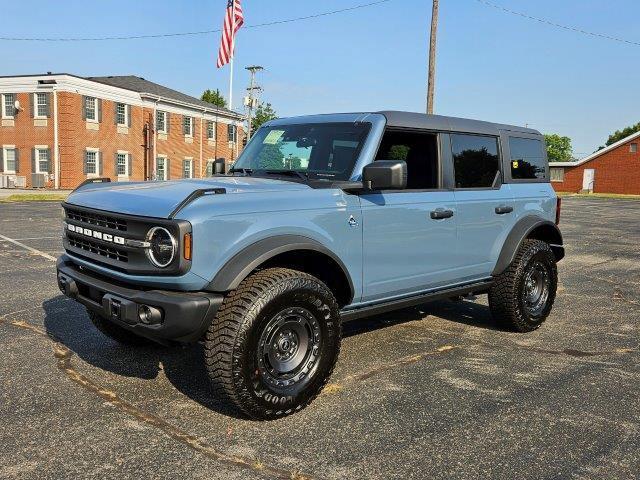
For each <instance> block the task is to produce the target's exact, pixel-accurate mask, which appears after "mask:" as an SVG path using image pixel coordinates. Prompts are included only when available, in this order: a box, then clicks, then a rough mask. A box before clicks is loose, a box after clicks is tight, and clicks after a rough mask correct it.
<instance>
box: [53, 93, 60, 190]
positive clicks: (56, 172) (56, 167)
mask: <svg viewBox="0 0 640 480" xmlns="http://www.w3.org/2000/svg"><path fill="white" fill-rule="evenodd" d="M53 178H54V180H53V188H54V189H55V190H58V189H59V188H60V148H59V146H58V90H57V89H56V88H55V87H53Z"/></svg>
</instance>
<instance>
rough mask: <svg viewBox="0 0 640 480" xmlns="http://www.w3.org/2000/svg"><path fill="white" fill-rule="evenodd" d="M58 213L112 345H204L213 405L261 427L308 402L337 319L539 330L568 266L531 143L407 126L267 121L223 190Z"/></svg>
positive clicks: (84, 189)
mask: <svg viewBox="0 0 640 480" xmlns="http://www.w3.org/2000/svg"><path fill="white" fill-rule="evenodd" d="M63 207H64V211H65V218H64V238H63V243H64V249H65V254H64V255H62V256H61V257H60V258H59V260H58V262H57V279H58V284H59V287H60V289H61V290H62V292H63V293H64V294H65V295H67V296H69V297H71V298H73V299H75V300H76V301H78V302H80V303H81V304H83V305H84V306H86V308H87V310H88V313H89V317H90V318H91V320H92V322H93V323H94V325H95V326H96V327H97V328H98V329H99V330H100V331H101V332H103V333H104V334H105V335H107V336H109V337H111V338H113V339H115V340H116V341H118V342H122V343H126V344H137V343H139V342H141V341H144V340H145V339H152V340H155V341H157V342H161V343H175V342H180V343H188V342H199V341H201V342H203V343H204V358H203V362H204V363H205V364H206V368H207V371H208V375H209V377H210V380H211V383H212V385H213V391H214V392H213V393H214V394H215V395H218V396H220V397H221V398H222V399H224V400H225V401H227V402H229V403H230V404H232V405H233V406H235V407H236V408H237V409H239V411H242V412H244V413H245V414H247V415H249V416H251V417H254V418H260V419H273V418H277V417H281V416H284V415H288V414H291V413H294V412H296V411H298V410H300V409H302V408H304V407H305V406H307V405H308V404H309V403H310V402H311V401H312V400H313V399H314V398H315V397H316V396H317V395H318V393H319V392H320V391H321V390H322V388H323V386H324V385H325V384H326V382H327V380H328V378H329V376H330V374H331V372H332V370H333V368H334V365H335V362H336V358H337V356H338V352H339V350H340V337H341V322H343V321H346V320H350V319H355V318H361V317H364V316H369V315H374V314H378V313H381V312H386V311H390V310H394V309H399V308H404V307H408V306H412V305H418V304H423V303H426V302H428V301H430V300H434V299H441V298H459V297H460V296H464V295H467V294H484V293H487V294H488V297H489V306H490V310H491V312H492V314H493V317H494V318H495V320H496V322H497V323H498V324H499V325H502V326H503V327H505V328H508V329H512V330H516V331H520V332H528V331H531V330H534V329H536V328H538V327H539V326H540V325H541V324H542V322H544V321H545V319H546V318H547V316H548V315H549V312H550V310H551V307H552V305H553V302H554V298H555V295H556V287H557V281H558V280H557V269H556V262H558V261H559V260H561V259H562V257H563V256H564V248H563V246H562V245H563V242H562V236H561V234H560V231H559V229H558V227H557V225H558V222H559V215H560V199H558V198H557V197H556V195H555V193H554V190H553V189H552V187H551V185H550V183H549V167H548V163H547V157H546V153H545V145H544V139H543V137H542V136H541V135H540V133H539V132H537V131H535V130H531V129H528V128H523V127H517V126H510V125H500V124H494V123H488V122H482V121H474V120H465V119H460V118H450V117H442V116H434V115H423V114H417V113H405V112H393V111H385V112H378V113H357V114H332V115H316V116H306V117H298V118H287V119H278V120H274V121H271V122H268V123H266V124H265V125H263V126H262V127H261V128H260V129H259V130H258V131H257V132H256V133H255V135H254V136H253V138H252V139H251V141H250V142H249V143H248V145H247V147H246V148H245V150H244V151H243V153H242V154H241V155H240V157H239V158H238V159H237V161H236V162H235V164H234V165H233V167H232V168H231V169H230V171H229V172H228V174H227V175H220V176H214V177H212V178H205V179H193V180H178V181H167V182H144V183H142V182H139V183H122V184H111V183H108V181H107V179H99V180H98V181H96V180H90V181H87V182H85V183H84V184H82V185H81V186H80V187H79V188H77V189H76V190H75V191H74V192H73V193H72V194H71V195H70V196H69V197H68V199H67V200H66V202H64V203H63Z"/></svg>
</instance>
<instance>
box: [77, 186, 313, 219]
mask: <svg viewBox="0 0 640 480" xmlns="http://www.w3.org/2000/svg"><path fill="white" fill-rule="evenodd" d="M211 188H218V189H224V191H225V193H224V194H225V195H237V194H248V193H267V192H282V191H288V190H307V189H310V188H311V187H309V186H308V185H305V184H303V183H297V182H288V181H285V180H277V179H271V178H259V177H253V178H252V177H212V178H205V179H192V180H173V181H167V182H135V183H133V182H132V183H129V182H126V183H124V182H123V183H109V182H106V183H93V184H88V185H86V186H84V187H80V188H79V189H78V190H75V191H73V192H72V193H71V194H70V195H69V197H68V198H67V203H69V204H73V205H78V206H83V207H88V208H96V209H99V210H105V211H109V212H119V213H126V214H130V215H140V216H143V217H156V218H167V217H169V215H170V214H171V213H172V212H173V211H174V210H175V209H176V208H177V207H178V205H180V203H181V202H183V201H184V200H185V199H186V198H187V197H188V196H189V195H191V194H192V193H193V192H195V191H197V190H200V189H211ZM194 201H196V202H197V199H196V200H194Z"/></svg>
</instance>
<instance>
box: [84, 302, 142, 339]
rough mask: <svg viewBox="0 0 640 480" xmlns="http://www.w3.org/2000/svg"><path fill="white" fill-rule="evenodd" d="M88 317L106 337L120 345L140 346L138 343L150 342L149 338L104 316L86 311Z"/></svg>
mask: <svg viewBox="0 0 640 480" xmlns="http://www.w3.org/2000/svg"><path fill="white" fill-rule="evenodd" d="M88 313H89V318H90V319H91V322H92V323H93V324H94V325H95V327H96V328H97V329H98V330H100V332H102V333H104V334H105V335H106V336H107V337H109V338H111V339H112V340H115V341H116V342H118V343H121V344H122V345H131V346H140V345H148V344H149V343H151V341H150V340H147V339H146V338H144V337H141V336H140V335H136V334H135V333H133V332H130V331H129V330H127V329H125V328H122V327H121V326H119V325H116V324H115V323H113V322H111V321H109V320H107V319H106V318H103V317H101V316H100V315H97V314H95V313H93V312H91V311H88Z"/></svg>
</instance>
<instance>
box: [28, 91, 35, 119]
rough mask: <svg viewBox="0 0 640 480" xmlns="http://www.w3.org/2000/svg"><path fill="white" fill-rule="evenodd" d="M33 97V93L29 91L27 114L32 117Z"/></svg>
mask: <svg viewBox="0 0 640 480" xmlns="http://www.w3.org/2000/svg"><path fill="white" fill-rule="evenodd" d="M33 97H34V94H33V93H30V94H29V115H31V118H33Z"/></svg>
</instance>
